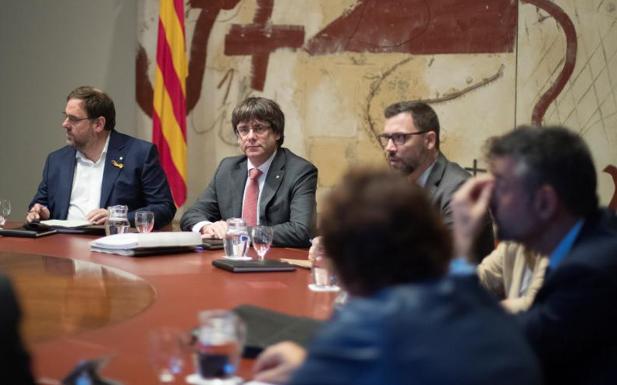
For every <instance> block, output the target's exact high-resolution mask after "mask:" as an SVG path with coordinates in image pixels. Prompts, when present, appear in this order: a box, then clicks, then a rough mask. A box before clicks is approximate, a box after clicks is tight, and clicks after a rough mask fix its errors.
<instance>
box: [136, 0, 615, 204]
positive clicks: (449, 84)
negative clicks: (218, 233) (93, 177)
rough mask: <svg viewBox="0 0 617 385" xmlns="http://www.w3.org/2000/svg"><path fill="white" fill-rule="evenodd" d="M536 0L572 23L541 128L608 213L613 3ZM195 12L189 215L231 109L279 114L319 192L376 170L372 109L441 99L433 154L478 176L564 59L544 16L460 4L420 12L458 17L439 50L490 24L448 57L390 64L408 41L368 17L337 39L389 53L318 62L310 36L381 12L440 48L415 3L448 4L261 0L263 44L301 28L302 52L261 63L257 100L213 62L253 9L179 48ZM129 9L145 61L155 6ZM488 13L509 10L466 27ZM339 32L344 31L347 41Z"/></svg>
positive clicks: (154, 1) (225, 65)
mask: <svg viewBox="0 0 617 385" xmlns="http://www.w3.org/2000/svg"><path fill="white" fill-rule="evenodd" d="M539 2H542V1H539ZM543 2H544V3H547V4H549V5H550V4H553V3H554V4H556V5H557V6H558V7H559V8H560V9H561V10H562V11H563V12H564V13H565V15H567V16H566V17H565V19H569V20H571V21H572V23H573V27H574V29H575V33H576V39H574V40H575V43H577V44H578V52H577V54H576V56H575V58H574V59H575V62H576V65H575V68H574V72H573V74H572V76H571V77H570V79H569V81H568V82H567V83H566V85H565V88H564V90H563V92H561V93H560V94H559V96H558V97H557V99H556V100H555V101H553V102H552V103H551V104H550V105H549V107H548V110H547V111H546V114H545V115H544V117H545V119H544V123H547V124H556V123H563V124H567V125H568V126H570V127H571V128H572V129H575V130H577V131H579V132H580V133H581V134H583V136H584V138H585V139H586V140H587V141H588V142H589V144H590V147H591V148H592V151H593V155H594V157H595V159H596V162H597V167H598V169H599V173H598V176H599V182H600V194H601V200H602V202H603V203H604V204H608V203H609V201H610V199H611V197H612V195H613V191H614V185H613V182H612V179H611V177H610V176H609V175H608V174H607V173H604V172H602V171H601V170H602V169H603V168H604V167H606V166H607V165H609V164H617V151H615V148H616V144H617V143H616V142H617V114H616V113H615V112H616V110H617V99H616V97H615V95H616V93H617V91H616V87H617V39H614V37H615V36H617V23H615V21H616V19H617V11H616V5H617V3H616V2H615V1H614V0H589V1H576V0H555V1H543ZM201 3H204V4H206V3H207V4H210V5H209V6H208V7H210V8H208V9H204V10H203V12H206V11H207V12H209V14H210V15H212V14H213V13H214V11H213V9H212V7H214V6H213V5H212V4H213V3H212V2H210V3H208V2H199V1H192V2H187V4H192V5H193V6H194V8H190V7H188V6H187V15H188V17H187V21H186V33H187V46H188V47H189V51H190V52H191V56H192V57H193V59H194V58H195V56H196V52H198V51H199V50H205V51H206V54H207V59H206V63H205V70H204V71H203V81H202V83H201V85H200V86H201V94H200V96H199V97H200V99H199V101H198V102H197V105H196V106H195V108H194V109H193V110H192V111H191V113H190V115H189V118H188V146H189V180H188V188H189V198H188V202H189V203H190V202H193V201H194V200H195V199H196V197H197V195H198V194H200V193H201V191H202V190H203V188H204V187H205V186H206V184H207V183H208V181H209V180H210V178H211V176H212V174H213V172H214V169H215V167H216V165H217V164H218V162H219V161H220V160H221V159H222V158H223V157H225V156H229V155H232V154H237V153H238V148H237V146H236V145H235V142H234V138H233V135H232V134H231V128H230V123H229V119H230V114H231V110H232V109H233V107H234V105H235V104H236V103H238V102H239V101H240V100H242V99H243V98H244V97H246V96H247V95H249V94H253V95H263V96H266V97H270V98H273V99H275V100H277V101H278V102H279V103H280V104H281V107H282V108H283V111H284V112H285V114H286V119H287V126H286V139H285V142H286V146H287V147H289V148H290V149H292V150H293V151H294V152H296V153H298V154H300V155H302V156H305V157H307V158H309V159H310V160H311V161H313V162H314V163H315V164H316V165H317V166H318V167H319V189H320V192H321V193H323V192H324V191H327V190H328V189H329V188H330V187H331V186H333V185H334V184H336V183H337V181H338V179H339V177H340V175H341V174H342V173H343V172H344V171H345V170H346V169H347V168H348V167H349V166H351V165H356V164H360V163H363V162H368V163H373V164H384V163H385V162H384V160H383V156H382V153H381V149H380V148H379V146H378V144H377V143H376V141H374V140H372V139H371V136H372V135H373V134H374V133H375V132H379V131H380V130H381V125H382V122H383V119H382V117H381V115H382V110H383V108H384V107H385V106H386V105H388V104H390V103H392V102H395V101H398V100H402V99H437V100H439V99H443V98H444V97H445V96H452V97H451V98H446V99H447V100H445V101H441V102H438V103H435V104H434V107H435V109H436V110H437V112H438V114H439V116H440V120H441V123H442V126H443V137H442V139H443V151H444V152H445V153H446V155H447V156H448V157H449V158H451V159H452V160H454V161H457V162H459V163H460V164H462V165H463V166H466V167H470V166H471V165H472V164H473V162H474V159H477V160H479V161H480V167H484V164H483V163H482V159H481V146H482V143H483V142H484V141H485V140H486V138H488V137H489V136H492V135H495V134H500V133H503V132H505V131H507V130H509V129H511V128H512V127H514V126H515V125H517V124H523V123H529V122H530V121H531V116H532V111H533V109H534V106H535V105H536V104H538V103H539V101H540V100H541V98H542V95H543V94H544V93H545V92H546V91H547V90H548V89H549V88H550V87H551V86H552V85H553V84H554V83H555V82H556V80H557V77H558V75H559V73H560V71H561V69H562V68H563V66H564V62H565V61H566V57H565V55H566V37H565V34H564V30H563V28H562V26H561V25H559V23H558V22H557V21H556V19H555V18H554V17H553V16H551V15H549V14H548V13H547V12H546V11H545V10H542V9H539V8H537V7H535V6H532V5H529V4H527V3H523V2H517V1H515V0H512V1H509V0H499V1H497V0H493V1H483V2H481V1H475V0H474V1H471V0H460V1H459V3H460V4H462V6H461V7H450V8H451V9H449V10H445V11H444V10H443V9H441V10H438V9H433V10H432V11H433V12H437V11H439V12H442V11H443V12H446V13H448V12H450V13H451V14H452V15H454V16H452V17H453V18H456V17H458V19H457V20H456V23H454V27H453V28H452V30H451V31H450V32H452V31H454V35H452V36H450V37H448V38H447V39H455V38H456V34H457V33H458V32H457V30H456V28H460V31H461V33H463V34H464V33H466V30H467V29H474V28H477V27H478V26H479V25H481V24H482V23H486V21H487V20H488V21H489V22H491V20H492V22H494V23H495V24H493V28H494V31H492V32H491V33H483V34H482V33H481V34H479V35H476V36H475V37H474V38H473V39H470V40H468V41H464V42H463V43H461V44H460V46H459V47H455V49H450V50H449V51H448V50H442V51H444V52H437V53H426V52H418V51H421V50H422V47H420V48H418V47H417V46H416V47H415V48H413V49H410V52H400V51H401V50H400V46H401V45H404V44H407V43H409V42H408V41H405V39H406V38H407V36H406V35H405V34H406V33H407V32H405V31H403V32H402V33H400V32H401V31H400V30H398V31H397V30H395V31H392V30H391V29H392V28H394V27H392V25H396V24H395V23H396V22H399V21H400V20H399V21H397V20H396V19H395V18H391V16H390V15H388V14H387V12H386V14H381V13H380V12H379V11H380V9H378V8H372V9H370V11H369V12H365V15H367V17H366V18H365V19H362V20H360V22H355V24H353V23H351V24H350V23H347V25H348V26H351V27H353V28H347V30H349V31H352V32H349V36H351V39H354V38H355V37H356V35H353V36H352V35H351V34H357V35H362V33H363V32H362V31H369V32H365V33H364V35H363V36H361V38H364V39H371V40H372V41H374V42H375V44H385V45H387V44H390V48H388V49H384V50H382V51H383V52H366V51H365V52H350V50H347V49H345V48H344V47H342V46H341V47H335V48H333V49H331V51H332V52H328V53H325V54H320V55H311V54H310V53H309V52H310V47H311V44H310V43H309V41H310V40H311V39H312V38H313V37H315V36H316V35H318V33H319V32H320V31H323V30H324V29H327V28H329V25H331V23H333V22H340V21H341V20H343V19H345V18H349V17H352V16H353V15H354V12H355V11H357V8H356V7H358V6H359V5H363V6H367V5H368V6H370V5H371V4H377V3H378V4H380V7H381V10H383V8H384V7H386V8H387V7H388V4H390V7H391V9H389V11H390V14H395V15H397V16H400V15H406V14H408V15H414V17H415V18H416V19H417V20H416V19H414V17H410V19H409V20H412V19H413V20H415V21H417V23H416V24H413V25H412V23H407V24H405V23H403V24H401V25H404V26H405V28H407V26H409V28H410V32H409V33H408V35H409V36H408V37H409V40H412V39H420V40H421V41H422V42H424V43H426V44H428V45H429V46H430V45H431V44H433V43H434V40H435V37H437V38H440V37H441V38H443V37H444V36H445V35H444V32H443V29H435V30H431V23H433V22H434V21H432V20H431V19H430V18H428V19H427V20H428V22H427V24H426V25H422V23H423V22H424V21H425V20H424V19H422V18H423V17H429V16H427V15H430V13H427V12H424V13H423V12H422V10H423V8H422V7H416V5H418V4H420V3H421V4H433V5H434V4H442V3H443V4H446V3H448V4H450V5H451V2H448V1H444V0H435V1H433V2H429V3H425V2H422V1H416V0H408V1H406V2H396V1H387V0H380V2H377V3H375V2H374V0H314V1H302V2H300V1H282V0H274V1H273V8H272V12H271V14H270V16H269V18H268V20H267V22H266V23H265V27H264V31H265V34H266V35H268V34H270V33H272V31H274V30H275V29H276V28H279V27H281V26H283V27H286V26H295V27H297V28H300V29H303V31H304V38H303V39H304V40H303V41H302V42H301V43H300V46H299V47H296V48H289V47H284V48H280V49H277V50H275V51H273V52H272V53H271V54H270V55H269V61H268V66H267V71H266V75H265V82H264V83H263V89H259V87H257V88H256V87H254V86H253V85H252V82H253V81H254V74H255V69H254V68H253V66H252V62H251V56H248V55H228V54H226V53H225V50H226V49H228V48H229V46H228V43H226V38H228V37H229V36H230V35H232V31H233V29H234V28H237V26H241V25H246V24H250V23H253V22H254V20H255V19H254V18H255V15H256V10H257V2H256V1H254V0H238V1H228V2H226V3H228V4H232V5H233V7H232V8H230V9H222V10H218V9H217V10H215V11H216V12H218V14H216V15H217V16H216V20H215V21H214V22H213V23H212V28H211V31H210V32H209V34H208V35H207V37H208V38H207V39H205V40H204V39H203V38H202V39H201V44H200V45H197V46H192V47H191V42H192V38H193V36H194V34H196V33H197V32H195V31H196V22H197V20H199V19H200V15H201V13H202V9H201V8H200V7H202V6H204V5H203V4H201ZM263 3H267V2H263ZM479 3H485V4H486V5H482V7H481V8H480V9H476V10H474V12H470V11H469V7H473V6H475V5H474V4H479ZM139 4H140V5H139V7H138V8H139V15H138V23H139V26H138V28H139V31H140V33H139V36H138V40H139V43H140V44H141V45H142V46H143V47H144V49H145V51H146V53H147V55H148V56H149V58H150V60H151V62H152V60H153V59H152V58H153V57H154V51H155V33H154V32H155V26H156V24H155V23H156V15H157V8H158V0H140V2H139ZM396 4H406V5H407V6H408V7H410V8H409V9H404V8H394V7H395V6H396ZM495 4H500V6H501V7H504V8H508V7H513V8H512V9H514V12H515V13H514V15H516V16H518V17H517V18H516V16H515V17H514V18H510V20H511V23H510V24H508V22H507V20H506V19H507V18H505V17H504V18H502V19H499V17H493V18H492V19H491V18H490V17H489V19H487V20H476V19H474V18H475V17H476V15H478V14H482V13H484V12H485V13H486V14H491V12H492V11H494V9H493V8H494V5H495ZM414 7H415V8H414ZM492 7H493V8H492ZM228 8H229V7H228ZM367 9H369V8H367ZM457 13H458V14H459V15H458V16H457ZM350 15H351V16H350ZM459 16H460V17H459ZM380 17H382V18H385V19H387V20H392V23H388V22H383V21H381V23H382V24H381V26H380V27H379V28H373V29H372V30H371V26H372V27H375V26H374V25H372V24H374V23H376V22H375V20H379V18H380ZM421 19H422V20H421ZM418 20H419V21H418ZM403 21H405V20H403ZM234 25H235V26H234ZM388 29H390V30H388ZM403 29H404V28H403ZM347 30H345V31H344V32H345V33H348V32H347ZM427 31H428V32H427ZM329 32H331V31H329ZM446 32H447V31H446ZM509 32H512V34H513V36H514V39H513V44H512V45H511V49H505V50H503V49H502V50H497V51H498V52H489V53H487V52H480V53H477V52H476V53H473V52H472V51H473V50H474V48H473V47H475V46H478V44H477V43H480V44H479V46H480V47H488V46H490V45H491V44H492V43H493V42H494V41H496V40H497V37H498V36H502V37H503V36H508V33H509ZM201 33H203V30H201ZM399 35H400V36H399ZM244 38H245V39H248V38H247V37H246V36H245V37H244ZM397 38H398V39H399V40H396V39H397ZM447 39H445V40H446V43H448V40H447ZM358 40H360V38H358ZM247 41H248V40H247ZM398 43H401V44H398ZM397 44H398V45H397ZM241 45H242V43H241ZM257 45H258V44H252V43H244V46H243V47H242V48H243V49H247V50H251V49H253V47H254V46H257ZM283 45H285V44H283ZM411 45H412V46H413V42H412V43H411ZM446 45H447V44H446ZM414 49H415V51H413V50H414ZM152 71H153V67H152V65H151V66H150V68H149V72H148V74H147V75H148V76H149V77H150V79H152V74H153V72H152ZM230 75H233V76H230ZM369 122H371V124H369ZM138 123H139V130H140V132H141V134H142V135H148V133H149V130H150V127H151V121H150V119H149V118H148V117H147V116H146V115H145V114H144V113H143V112H141V111H139V112H138Z"/></svg>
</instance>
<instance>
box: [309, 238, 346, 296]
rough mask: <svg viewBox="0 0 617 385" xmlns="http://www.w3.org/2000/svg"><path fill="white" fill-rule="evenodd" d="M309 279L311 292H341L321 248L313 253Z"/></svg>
mask: <svg viewBox="0 0 617 385" xmlns="http://www.w3.org/2000/svg"><path fill="white" fill-rule="evenodd" d="M311 277H312V283H310V284H309V289H310V290H311V291H323V292H332V291H339V290H341V288H340V287H339V286H338V284H337V279H336V274H335V273H334V269H333V268H332V266H331V265H330V261H329V260H328V259H327V258H326V256H325V254H324V250H323V247H322V246H319V250H317V251H316V252H315V253H314V257H313V265H312V267H311Z"/></svg>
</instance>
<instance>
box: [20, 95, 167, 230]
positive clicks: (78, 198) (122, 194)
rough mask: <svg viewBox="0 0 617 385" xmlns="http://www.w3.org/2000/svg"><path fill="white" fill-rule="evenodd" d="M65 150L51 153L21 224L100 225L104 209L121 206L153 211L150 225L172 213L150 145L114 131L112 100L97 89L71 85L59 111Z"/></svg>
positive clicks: (158, 223) (162, 223)
mask: <svg viewBox="0 0 617 385" xmlns="http://www.w3.org/2000/svg"><path fill="white" fill-rule="evenodd" d="M62 116H63V123H62V127H63V128H64V129H65V130H66V142H67V144H68V145H67V146H65V147H63V148H61V149H59V150H57V151H55V152H52V153H51V154H50V155H49V156H48V157H47V160H46V162H45V168H44V170H43V179H42V181H41V183H40V184H39V188H38V191H37V192H36V195H35V196H34V198H33V199H32V202H31V203H30V205H29V212H28V214H27V216H26V221H27V222H33V221H38V220H45V219H69V220H88V221H90V222H91V223H93V224H104V223H105V222H106V221H107V217H108V215H109V213H108V212H107V209H106V207H108V206H113V205H126V206H128V208H129V213H128V218H129V221H130V222H131V223H134V216H135V211H136V210H137V209H145V210H149V211H152V212H154V216H155V222H154V226H155V227H156V228H160V227H162V226H165V225H167V224H169V223H170V222H171V220H172V219H173V216H174V214H175V213H176V206H175V205H174V203H173V199H172V196H171V191H170V190H169V185H168V184H167V178H166V177H165V174H164V172H163V169H162V168H161V165H160V163H159V158H158V153H157V150H156V148H155V147H154V146H153V145H152V143H149V142H146V141H143V140H140V139H136V138H133V137H131V136H128V135H124V134H121V133H119V132H118V131H116V130H115V124H116V111H115V107H114V102H113V101H112V100H111V98H110V97H109V96H108V95H107V94H105V93H104V92H103V91H101V90H99V89H96V88H93V87H90V86H81V87H77V88H76V89H74V90H73V91H71V93H69V95H68V97H67V103H66V107H65V109H64V112H63V113H62Z"/></svg>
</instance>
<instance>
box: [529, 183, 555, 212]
mask: <svg viewBox="0 0 617 385" xmlns="http://www.w3.org/2000/svg"><path fill="white" fill-rule="evenodd" d="M558 207H559V196H558V195H557V192H556V191H555V189H554V188H553V186H550V185H547V184H544V185H542V186H540V188H539V189H537V190H536V193H535V194H534V200H533V208H534V210H535V211H536V214H537V215H538V217H540V218H542V219H550V218H552V217H553V216H554V215H555V213H556V212H557V210H558Z"/></svg>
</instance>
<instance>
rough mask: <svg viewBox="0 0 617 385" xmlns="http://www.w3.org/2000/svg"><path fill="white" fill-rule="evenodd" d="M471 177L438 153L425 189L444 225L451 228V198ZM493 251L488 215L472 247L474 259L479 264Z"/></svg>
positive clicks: (493, 242)
mask: <svg viewBox="0 0 617 385" xmlns="http://www.w3.org/2000/svg"><path fill="white" fill-rule="evenodd" d="M470 177H471V175H470V174H469V172H467V171H466V170H465V169H463V168H462V167H461V166H459V165H458V164H457V163H454V162H450V161H449V160H448V159H447V158H446V157H445V156H444V155H443V154H442V153H439V156H438V157H437V160H436V161H435V165H434V166H433V169H432V170H431V173H430V175H429V176H428V179H427V180H426V185H425V188H426V190H427V191H428V192H429V194H430V196H431V200H432V202H433V204H434V205H435V207H437V209H439V212H440V213H441V217H442V219H443V221H444V223H445V224H446V225H447V226H448V227H450V228H452V223H453V221H454V220H453V219H452V208H451V207H450V203H451V202H452V196H453V195H454V193H455V192H456V190H458V189H459V187H461V185H462V184H463V183H465V181H466V180H467V179H469V178H470ZM493 249H495V238H494V236H493V222H492V220H491V217H490V215H488V214H487V215H486V216H485V218H484V226H483V228H482V232H481V233H480V236H479V237H478V239H477V241H476V243H475V245H474V252H473V254H474V259H475V260H476V261H477V262H479V261H481V260H482V259H483V258H484V257H486V256H487V255H489V254H490V253H491V252H492V251H493Z"/></svg>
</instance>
